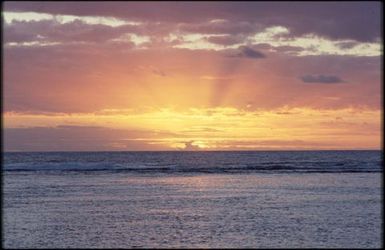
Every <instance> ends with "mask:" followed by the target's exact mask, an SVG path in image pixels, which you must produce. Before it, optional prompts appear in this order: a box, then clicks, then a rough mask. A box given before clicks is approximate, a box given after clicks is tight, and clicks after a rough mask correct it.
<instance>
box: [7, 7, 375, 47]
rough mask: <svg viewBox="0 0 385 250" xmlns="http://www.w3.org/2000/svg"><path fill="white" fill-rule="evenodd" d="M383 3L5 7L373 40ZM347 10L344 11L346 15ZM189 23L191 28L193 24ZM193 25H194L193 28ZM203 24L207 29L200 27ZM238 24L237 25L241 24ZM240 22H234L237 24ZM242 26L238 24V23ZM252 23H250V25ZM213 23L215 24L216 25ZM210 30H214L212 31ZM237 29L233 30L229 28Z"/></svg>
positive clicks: (50, 12)
mask: <svg viewBox="0 0 385 250" xmlns="http://www.w3.org/2000/svg"><path fill="white" fill-rule="evenodd" d="M381 9H382V8H381V3H380V2H379V1H378V2H364V1H361V2H352V3H349V4H346V3H344V2H327V3H326V2H303V3H300V4H298V3H295V2H293V3H291V2H285V3H283V2H205V3H191V2H185V3H180V4H175V3H174V2H157V3H152V4H151V5H149V4H147V3H141V2H92V3H90V2H44V3H43V2H21V1H20V2H16V1H14V2H11V1H8V2H5V3H4V10H5V11H15V12H17V11H30V12H32V11H33V12H39V13H49V14H63V15H75V16H103V17H115V18H120V19H127V17H129V18H130V19H132V20H145V21H151V22H174V23H181V24H182V23H185V24H188V25H190V24H191V25H192V26H193V27H184V28H190V29H194V28H195V29H196V30H201V31H202V32H203V30H204V29H207V32H209V31H210V29H217V30H220V29H225V27H226V25H224V24H225V22H218V21H217V22H212V23H210V24H204V25H203V24H199V23H201V22H202V20H203V21H208V22H209V21H211V20H221V19H222V20H226V21H227V22H228V23H227V25H228V26H232V24H234V23H235V24H236V23H237V22H243V21H245V20H247V22H248V23H249V24H244V25H243V26H240V27H237V28H235V29H234V28H233V29H234V31H235V32H237V31H236V29H239V28H242V27H243V28H244V29H245V30H246V31H247V30H248V29H254V28H255V27H256V26H257V25H256V24H258V26H257V27H260V26H262V27H267V26H271V25H285V26H287V27H288V28H289V29H290V30H291V31H292V32H293V34H294V35H303V34H308V33H315V34H318V35H320V36H325V37H330V38H332V39H355V40H357V41H374V40H375V39H377V38H379V37H381V32H380V31H381V28H380V27H381V18H382V15H381ZM341 13H343V14H341ZM188 25H187V26H188ZM191 25H190V26H191ZM199 25H201V26H202V25H203V26H204V27H196V26H199ZM236 25H238V24H236ZM236 25H235V26H236ZM238 26H239V25H238ZM249 26H250V27H249ZM213 27H214V28H213ZM210 32H211V31H210ZM230 32H232V31H230Z"/></svg>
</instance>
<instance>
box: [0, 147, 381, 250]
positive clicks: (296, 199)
mask: <svg viewBox="0 0 385 250" xmlns="http://www.w3.org/2000/svg"><path fill="white" fill-rule="evenodd" d="M382 164H383V159H382V151H253V152H252V151H247V152H246V151H238V152H44V153H43V152H42V153H40V152H31V153H22V152H13V153H4V154H3V168H2V175H3V207H2V212H3V218H2V219H3V242H2V244H3V247H5V248H76V247H78V248H165V247H172V248H244V247H246V248H247V247H249V248H250V247H251V248H296V247H300V248H323V247H333V248H379V247H381V246H382V245H383V239H382V233H383V224H382V221H383V213H382V208H383V203H382V202H383V200H382V195H383V193H382V192H383V182H382V171H383V168H382Z"/></svg>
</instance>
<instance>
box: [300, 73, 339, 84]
mask: <svg viewBox="0 0 385 250" xmlns="http://www.w3.org/2000/svg"><path fill="white" fill-rule="evenodd" d="M300 78H301V80H302V81H303V82H306V83H326V84H333V83H342V82H345V81H344V80H342V79H341V78H340V77H338V76H332V75H304V76H301V77H300Z"/></svg>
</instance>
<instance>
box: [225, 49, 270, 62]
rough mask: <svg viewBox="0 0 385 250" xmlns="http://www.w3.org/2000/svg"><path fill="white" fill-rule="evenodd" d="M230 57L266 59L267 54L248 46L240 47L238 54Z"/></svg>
mask: <svg viewBox="0 0 385 250" xmlns="http://www.w3.org/2000/svg"><path fill="white" fill-rule="evenodd" d="M228 56H229V57H241V58H251V59H261V58H265V57H266V56H265V54H263V53H262V52H259V51H258V50H254V49H252V48H250V47H247V46H240V47H239V49H238V52H237V53H235V54H231V55H228Z"/></svg>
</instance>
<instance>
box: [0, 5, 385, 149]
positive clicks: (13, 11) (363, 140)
mask: <svg viewBox="0 0 385 250" xmlns="http://www.w3.org/2000/svg"><path fill="white" fill-rule="evenodd" d="M381 10H382V5H381V2H368V1H365V2H108V1H104V2H78V1H73V2H35V1H33V2H32V1H31V2H3V11H2V23H3V24H2V25H3V27H2V28H3V47H2V49H3V66H2V68H3V69H2V70H3V96H2V100H3V114H2V116H3V134H4V150H5V151H138V150H139V151H140V150H323V149H325V150H330V149H332V150H333V149H380V148H381V147H382V141H381V138H382V128H383V127H382V126H383V125H382V101H383V99H382V98H383V96H382V94H381V93H382V89H383V86H382V71H381V67H382V65H381V62H382V56H383V52H382V51H383V47H382V46H383V44H382V42H383V40H382V39H383V37H382V33H381V29H382V23H381V22H382V12H381Z"/></svg>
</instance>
